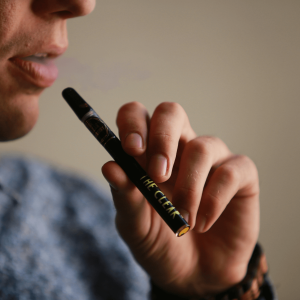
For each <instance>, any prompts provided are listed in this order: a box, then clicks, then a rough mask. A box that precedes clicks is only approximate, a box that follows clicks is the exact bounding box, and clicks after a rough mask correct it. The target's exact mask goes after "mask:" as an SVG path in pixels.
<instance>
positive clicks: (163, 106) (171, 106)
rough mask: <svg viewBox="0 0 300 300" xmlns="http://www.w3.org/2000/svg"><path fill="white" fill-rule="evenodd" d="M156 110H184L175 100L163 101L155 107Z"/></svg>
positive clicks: (175, 111)
mask: <svg viewBox="0 0 300 300" xmlns="http://www.w3.org/2000/svg"><path fill="white" fill-rule="evenodd" d="M156 111H157V112H159V113H162V114H163V113H170V112H171V113H178V112H179V113H182V112H183V111H184V109H183V108H182V106H181V105H180V104H178V103H176V102H163V103H160V104H159V105H158V106H157V108H156Z"/></svg>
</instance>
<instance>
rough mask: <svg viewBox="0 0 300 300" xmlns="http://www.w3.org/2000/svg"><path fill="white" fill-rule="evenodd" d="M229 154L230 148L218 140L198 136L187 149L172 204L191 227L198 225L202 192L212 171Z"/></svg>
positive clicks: (183, 156) (181, 163)
mask: <svg viewBox="0 0 300 300" xmlns="http://www.w3.org/2000/svg"><path fill="white" fill-rule="evenodd" d="M230 155H231V152H230V151H229V149H228V148H227V146H226V145H225V144H224V143H223V142H222V141H221V140H220V139H218V138H215V137H206V136H202V137H198V138H195V139H193V140H192V141H190V142H189V143H188V144H187V145H186V146H185V149H184V151H183V154H182V157H181V162H180V166H179V171H178V177H177V180H176V184H175V189H174V192H173V195H174V196H173V204H174V206H175V207H176V208H177V209H178V211H179V212H180V213H181V214H182V215H183V216H184V217H185V218H186V219H188V220H187V221H188V222H189V224H190V226H191V228H193V227H194V226H195V223H196V215H197V212H198V208H199V205H200V200H201V197H202V192H203V189H204V185H205V183H206V180H207V177H208V175H209V172H210V170H211V168H212V167H213V166H215V165H218V164H220V163H221V162H222V161H224V160H226V159H228V158H229V157H230Z"/></svg>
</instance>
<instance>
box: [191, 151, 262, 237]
mask: <svg viewBox="0 0 300 300" xmlns="http://www.w3.org/2000/svg"><path fill="white" fill-rule="evenodd" d="M258 194H259V186H258V174H257V169H256V167H255V165H254V163H253V162H252V161H251V160H250V159H249V158H248V157H246V156H243V155H235V156H232V157H231V158H230V159H228V160H227V161H225V162H224V163H223V164H221V165H220V166H219V167H218V168H217V169H216V171H215V172H214V173H213V175H212V177H211V178H210V180H209V182H208V184H207V186H206V187H205V189H204V191H203V195H202V199H201V203H200V208H199V211H198V215H197V221H196V226H195V230H196V231H199V232H205V231H207V230H209V229H210V228H211V226H212V225H213V224H214V223H215V222H216V221H217V219H218V218H219V217H220V215H221V214H222V213H223V211H224V210H225V208H226V207H227V205H228V204H229V202H230V201H231V200H232V199H233V198H234V197H235V198H236V200H235V201H239V203H238V204H237V205H236V207H235V211H234V213H232V214H231V222H233V221H235V220H234V216H236V217H238V218H239V217H242V218H245V216H247V215H249V210H250V209H251V208H250V207H255V205H249V201H248V203H246V200H248V199H250V201H253V200H254V199H253V198H257V199H258V197H257V196H258Z"/></svg>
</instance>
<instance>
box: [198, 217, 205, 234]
mask: <svg viewBox="0 0 300 300" xmlns="http://www.w3.org/2000/svg"><path fill="white" fill-rule="evenodd" d="M205 225H206V218H205V217H202V218H201V219H200V225H199V230H200V232H203V229H204V227H205Z"/></svg>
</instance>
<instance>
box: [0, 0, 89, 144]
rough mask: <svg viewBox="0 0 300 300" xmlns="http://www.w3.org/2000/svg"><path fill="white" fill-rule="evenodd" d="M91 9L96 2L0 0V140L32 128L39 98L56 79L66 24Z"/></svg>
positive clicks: (63, 48)
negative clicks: (56, 63)
mask: <svg viewBox="0 0 300 300" xmlns="http://www.w3.org/2000/svg"><path fill="white" fill-rule="evenodd" d="M94 6H95V0H0V141H5V140H11V139H15V138H18V137H21V136H23V135H25V134H26V133H28V132H29V131H30V130H31V128H32V127H33V126H34V124H35V123H36V120H37V118H38V111H39V109H38V99H39V96H40V94H41V93H42V91H43V90H44V89H45V88H46V87H49V86H51V85H52V84H53V83H54V81H55V79H56V77H57V69H56V66H55V64H54V59H55V58H56V57H58V56H59V55H61V54H62V53H63V52H64V51H65V50H66V48H67V46H68V39H67V29H66V19H68V18H72V17H77V16H83V15H86V14H88V13H90V12H91V11H92V10H93V8H94Z"/></svg>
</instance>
